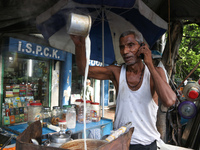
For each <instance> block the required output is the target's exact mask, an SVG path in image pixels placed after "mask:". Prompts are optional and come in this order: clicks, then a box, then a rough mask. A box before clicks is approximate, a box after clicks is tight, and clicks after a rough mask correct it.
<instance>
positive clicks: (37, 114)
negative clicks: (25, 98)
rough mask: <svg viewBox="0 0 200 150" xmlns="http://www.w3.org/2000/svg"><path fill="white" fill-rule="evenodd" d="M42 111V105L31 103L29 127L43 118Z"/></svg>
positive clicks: (29, 107)
mask: <svg viewBox="0 0 200 150" xmlns="http://www.w3.org/2000/svg"><path fill="white" fill-rule="evenodd" d="M41 110H42V103H30V106H28V125H29V124H31V123H33V122H35V121H37V120H40V119H41V118H42V115H41Z"/></svg>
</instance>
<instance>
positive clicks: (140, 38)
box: [119, 30, 143, 44]
mask: <svg viewBox="0 0 200 150" xmlns="http://www.w3.org/2000/svg"><path fill="white" fill-rule="evenodd" d="M130 34H132V35H134V37H135V40H136V41H137V42H138V43H139V44H141V43H142V42H143V36H142V34H141V33H140V32H139V31H136V30H128V31H125V32H123V33H122V34H121V35H120V37H119V40H120V39H121V38H122V37H125V36H127V35H130Z"/></svg>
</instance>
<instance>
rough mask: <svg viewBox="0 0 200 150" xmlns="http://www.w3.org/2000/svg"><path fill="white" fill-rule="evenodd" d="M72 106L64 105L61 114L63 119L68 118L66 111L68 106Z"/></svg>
mask: <svg viewBox="0 0 200 150" xmlns="http://www.w3.org/2000/svg"><path fill="white" fill-rule="evenodd" d="M70 107H72V106H71V105H63V109H62V112H61V113H62V115H61V119H62V120H66V113H67V110H68V108H70Z"/></svg>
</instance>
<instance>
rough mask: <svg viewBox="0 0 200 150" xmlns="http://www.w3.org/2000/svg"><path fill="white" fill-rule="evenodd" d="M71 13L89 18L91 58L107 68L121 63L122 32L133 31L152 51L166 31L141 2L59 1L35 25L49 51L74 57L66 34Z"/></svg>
mask: <svg viewBox="0 0 200 150" xmlns="http://www.w3.org/2000/svg"><path fill="white" fill-rule="evenodd" d="M71 12H75V13H79V14H85V15H90V16H91V18H92V27H91V31H90V39H91V57H90V58H91V59H92V60H98V61H101V62H102V60H103V62H105V63H106V64H111V63H113V62H115V61H117V62H118V63H122V62H123V60H122V58H121V56H120V52H119V36H120V34H121V33H122V32H124V31H126V30H129V29H136V30H138V31H140V32H141V33H142V34H143V36H144V40H145V41H146V42H147V43H148V45H149V46H150V47H152V46H153V44H154V43H155V42H156V41H157V40H158V38H160V36H161V35H163V34H164V33H165V32H166V30H167V23H166V22H165V21H164V20H162V19H161V18H160V17H159V16H158V15H156V14H155V13H154V12H153V11H152V10H151V9H150V8H148V6H146V5H145V4H144V3H143V2H142V1H141V0H123V1H122V0H68V1H67V0H62V1H59V2H58V3H57V4H56V5H55V6H53V7H52V8H50V9H49V10H47V11H46V12H44V13H42V14H41V15H39V16H38V17H37V21H36V23H37V28H38V30H39V31H40V32H41V33H42V34H43V36H44V38H45V39H46V40H48V42H49V44H50V45H51V46H52V47H55V48H57V49H61V50H65V51H68V52H71V53H74V44H73V43H72V41H71V39H70V37H69V35H68V34H67V31H66V23H67V18H68V15H69V14H70V13H71ZM102 51H103V54H102ZM102 55H103V56H102Z"/></svg>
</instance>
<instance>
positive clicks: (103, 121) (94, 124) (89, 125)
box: [8, 118, 113, 135]
mask: <svg viewBox="0 0 200 150" xmlns="http://www.w3.org/2000/svg"><path fill="white" fill-rule="evenodd" d="M106 124H111V126H113V123H112V120H111V119H107V118H102V119H101V120H100V121H99V122H91V123H87V124H86V129H87V130H88V129H92V128H97V127H101V126H104V125H106ZM27 127H28V124H27V123H24V124H17V125H11V126H8V128H9V129H11V130H14V131H17V132H19V133H22V132H23V131H24V130H25V129H26V128H27ZM112 128H113V127H112ZM83 129H84V124H81V123H78V122H76V127H75V128H74V129H67V130H71V131H72V133H73V134H75V133H78V132H81V131H83ZM67 130H66V131H67ZM111 130H112V129H111ZM53 132H56V131H54V130H51V129H49V128H42V134H43V135H45V134H48V133H53Z"/></svg>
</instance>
